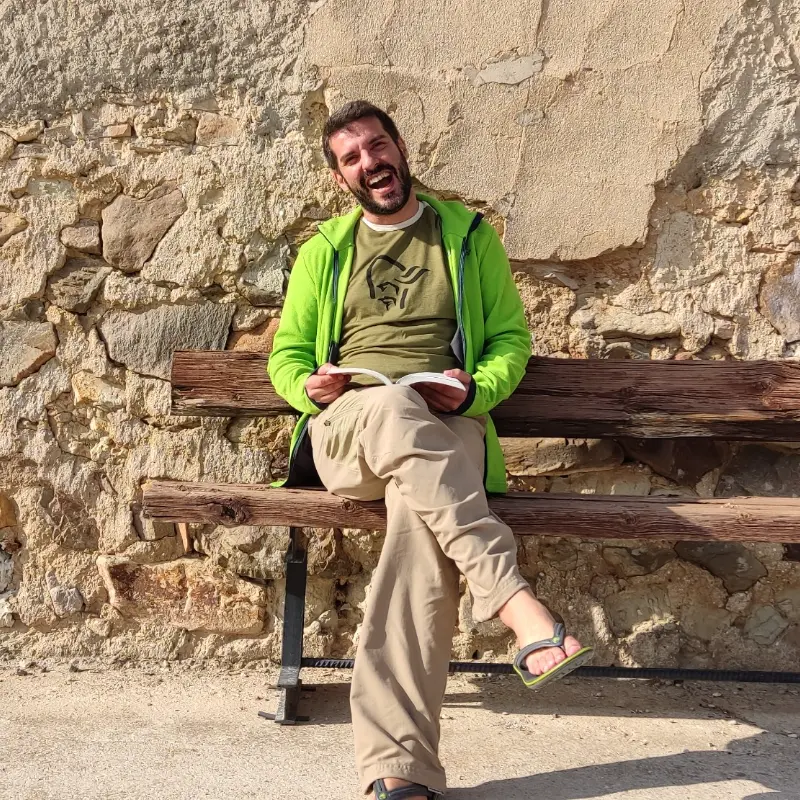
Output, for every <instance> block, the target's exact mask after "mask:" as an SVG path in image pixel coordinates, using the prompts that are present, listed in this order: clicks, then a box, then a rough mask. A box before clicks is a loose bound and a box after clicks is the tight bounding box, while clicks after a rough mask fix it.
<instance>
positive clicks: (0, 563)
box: [0, 550, 14, 594]
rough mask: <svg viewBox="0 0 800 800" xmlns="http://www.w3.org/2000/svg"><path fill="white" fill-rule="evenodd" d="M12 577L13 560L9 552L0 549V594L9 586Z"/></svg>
mask: <svg viewBox="0 0 800 800" xmlns="http://www.w3.org/2000/svg"><path fill="white" fill-rule="evenodd" d="M13 578H14V562H13V560H12V559H11V554H10V553H6V552H4V551H3V550H0V594H3V592H5V591H6V590H7V589H8V588H9V587H10V586H11V581H12V580H13Z"/></svg>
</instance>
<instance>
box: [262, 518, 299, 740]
mask: <svg viewBox="0 0 800 800" xmlns="http://www.w3.org/2000/svg"><path fill="white" fill-rule="evenodd" d="M307 563H308V553H307V551H306V540H305V535H304V534H303V529H302V528H289V547H288V548H287V550H286V593H285V595H284V603H283V646H282V651H281V671H280V675H279V676H278V689H279V690H280V696H279V698H278V710H277V712H276V713H275V714H268V713H266V712H264V711H261V712H259V716H260V717H264V718H265V719H272V720H275V722H277V723H279V724H280V725H294V724H296V723H298V722H308V719H309V718H308V717H306V716H301V715H299V714H298V713H297V708H298V705H299V703H300V692H301V691H303V682H302V681H301V680H300V667H301V666H302V663H301V662H302V659H303V618H304V615H305V608H306V567H307Z"/></svg>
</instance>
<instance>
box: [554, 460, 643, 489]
mask: <svg viewBox="0 0 800 800" xmlns="http://www.w3.org/2000/svg"><path fill="white" fill-rule="evenodd" d="M550 491H551V492H554V493H557V494H561V493H567V494H568V493H570V492H574V493H576V494H626V495H636V496H638V497H645V496H647V495H648V494H650V476H649V474H648V473H647V472H646V471H645V470H642V469H636V468H629V467H627V466H623V467H618V468H616V469H609V470H602V471H599V472H581V473H578V474H576V475H566V476H562V477H556V478H553V479H552V482H551V484H550Z"/></svg>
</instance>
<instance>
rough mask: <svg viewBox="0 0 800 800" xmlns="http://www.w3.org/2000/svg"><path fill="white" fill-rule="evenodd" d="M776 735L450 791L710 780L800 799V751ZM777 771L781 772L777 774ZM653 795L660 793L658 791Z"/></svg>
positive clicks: (559, 792) (537, 791)
mask: <svg viewBox="0 0 800 800" xmlns="http://www.w3.org/2000/svg"><path fill="white" fill-rule="evenodd" d="M775 738H777V737H774V736H771V735H770V734H768V733H762V734H759V735H757V736H752V737H749V738H747V739H739V740H734V741H732V742H730V744H729V745H728V749H727V751H724V752H720V751H711V752H700V751H693V752H686V753H681V754H679V755H669V756H654V757H651V758H646V759H636V760H632V761H616V762H614V763H612V764H598V765H592V766H587V767H579V768H576V769H565V770H559V771H557V772H548V773H544V774H540V775H529V776H526V777H523V778H509V779H505V780H499V781H489V782H487V783H482V784H480V785H479V786H474V787H470V788H467V789H457V790H454V791H453V792H452V794H451V795H450V796H452V797H453V799H454V800H496V798H500V797H502V798H504V800H517V798H519V799H520V800H522V798H533V797H536V798H547V800H581V799H582V798H597V797H604V796H607V795H618V794H624V793H625V792H630V791H634V790H638V791H642V790H647V789H652V790H658V789H665V788H668V787H675V786H686V787H690V786H693V787H697V786H701V785H703V784H708V783H724V782H725V781H732V780H751V781H753V782H755V783H760V784H761V785H762V786H763V787H765V788H767V789H770V790H771V791H769V792H759V793H757V794H751V795H747V796H746V797H742V798H741V800H766V798H770V800H771V799H772V798H778V797H785V798H791V800H797V798H800V786H799V785H798V764H797V754H796V752H791V751H789V750H788V749H783V748H780V747H778V748H776V747H775V746H770V745H774V742H770V741H769V740H770V739H772V740H774V739H775ZM754 757H760V758H768V759H770V762H771V763H772V765H773V769H772V770H770V773H769V774H767V773H766V772H763V771H762V770H760V769H759V768H758V767H753V766H752V765H753V764H754V763H756V759H755V758H754ZM782 761H784V762H785V765H781V766H785V769H780V768H779V764H780V762H782ZM776 773H777V774H779V777H776ZM652 796H653V797H657V796H658V795H657V794H656V793H655V792H654V794H653V795H652ZM715 796H716V795H715ZM731 797H733V796H732V795H731Z"/></svg>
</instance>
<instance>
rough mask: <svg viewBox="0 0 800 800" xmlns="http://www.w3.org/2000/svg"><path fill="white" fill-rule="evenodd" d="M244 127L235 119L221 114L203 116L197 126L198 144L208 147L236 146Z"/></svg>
mask: <svg viewBox="0 0 800 800" xmlns="http://www.w3.org/2000/svg"><path fill="white" fill-rule="evenodd" d="M241 132H242V126H241V125H240V124H239V120H237V119H234V118H233V117H223V116H222V115H220V114H207V113H206V114H201V115H200V122H199V123H198V125H197V135H196V142H197V144H200V145H205V146H206V147H214V146H220V145H235V144H237V143H238V141H239V136H240V135H241Z"/></svg>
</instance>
